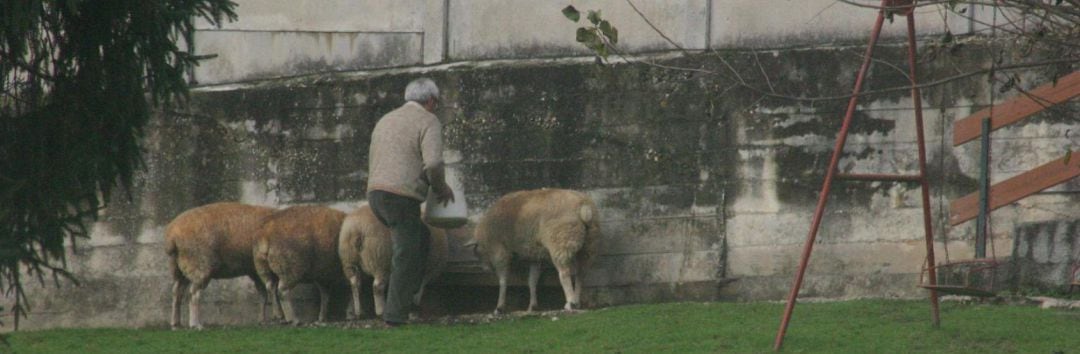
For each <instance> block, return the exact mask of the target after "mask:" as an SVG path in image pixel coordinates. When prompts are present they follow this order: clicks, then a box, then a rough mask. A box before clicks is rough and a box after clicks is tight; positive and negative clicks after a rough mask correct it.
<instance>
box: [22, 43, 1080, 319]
mask: <svg viewBox="0 0 1080 354" xmlns="http://www.w3.org/2000/svg"><path fill="white" fill-rule="evenodd" d="M994 45H995V46H996V47H997V48H1000V47H1001V46H1002V44H1001V43H997V44H994ZM986 49H987V48H985V44H981V43H978V42H970V43H967V44H966V45H964V46H962V47H957V48H952V49H949V50H938V49H936V47H935V46H934V45H932V43H931V45H928V46H926V47H925V48H923V51H922V52H923V53H924V56H923V57H922V58H923V62H922V64H921V68H922V76H923V77H925V78H944V77H948V76H951V75H953V74H954V73H956V68H977V67H985V66H987V65H989V60H990V59H989V58H988V57H987V56H986V55H984V53H986V52H987V51H986ZM862 51H863V48H859V47H834V48H827V49H805V50H778V51H774V52H771V53H757V54H754V53H728V54H724V55H723V57H720V56H717V55H711V54H710V55H701V56H695V57H691V58H674V59H667V60H664V63H665V64H671V65H683V66H691V67H695V68H703V69H706V70H716V71H720V70H723V68H724V67H726V65H724V64H723V63H722V62H721V61H720V60H719V58H724V60H725V61H726V62H727V63H730V64H731V65H732V66H733V67H735V68H736V69H738V70H739V71H740V72H743V73H755V74H747V75H748V77H747V79H749V80H754V82H755V83H757V84H758V85H757V86H758V87H760V88H763V89H765V88H767V87H770V86H771V87H775V89H776V91H777V92H778V93H780V94H785V95H793V96H804V97H821V96H833V95H843V94H845V93H847V90H849V89H850V87H851V85H852V82H853V81H854V75H855V72H856V70H857V67H858V63H859V59H860V57H859V54H860V53H862ZM877 55H878V56H877V58H879V59H880V60H881V62H880V63H892V64H893V65H902V62H903V58H904V57H903V55H904V48H903V47H900V46H885V47H884V48H880V49H879V51H878V54H877ZM756 73H766V74H767V75H768V80H765V78H764V77H760V76H757V74H756ZM421 75H425V76H431V77H433V78H434V79H436V80H437V81H438V82H439V83H440V85H441V87H442V89H443V92H444V108H443V109H442V110H441V111H440V112H438V113H439V115H440V116H442V117H444V118H446V119H448V123H447V128H446V139H447V144H448V147H449V148H450V149H453V150H457V151H459V152H460V153H461V155H462V158H463V161H462V164H461V166H460V167H461V170H462V172H463V173H464V175H465V185H466V188H467V193H468V201H469V203H470V207H471V210H470V213H471V214H473V215H478V214H479V213H481V212H482V211H483V210H484V209H485V208H486V207H487V206H488V205H490V203H491V202H492V201H493V200H494V199H495V198H497V197H498V196H500V195H503V194H505V193H507V192H510V191H514V190H519V189H527V188H538V187H563V188H573V189H578V190H583V191H585V192H587V193H589V194H590V195H591V196H592V197H593V198H595V199H596V200H597V202H598V204H599V206H600V208H601V210H602V212H601V217H602V220H603V221H602V225H603V227H604V239H603V241H602V244H603V250H604V251H603V254H602V255H601V256H600V257H599V258H598V259H597V261H596V262H595V264H594V267H593V268H592V269H591V271H590V276H589V277H588V280H587V284H586V285H587V287H588V292H587V295H586V301H587V303H590V304H592V305H599V306H602V305H610V304H622V303H630V302H648V301H667V300H678V299H738V300H766V299H780V298H782V297H783V295H784V294H785V293H786V291H787V289H788V286H789V285H790V281H791V277H792V274H793V272H794V269H795V267H796V264H797V262H798V253H799V251H800V249H801V247H802V242H803V240H804V237H805V234H806V231H807V229H808V227H809V223H810V219H811V215H812V212H813V206H814V203H815V201H816V198H817V192H818V190H819V188H820V184H821V181H822V178H823V175H824V171H823V169H824V168H825V166H826V164H827V160H828V157H829V154H830V151H829V150H830V148H831V147H832V144H833V139H834V137H835V134H836V132H837V131H838V129H839V124H840V118H841V117H842V114H843V112H842V110H843V107H844V105H845V104H846V102H845V101H843V100H820V101H814V102H806V101H804V102H801V103H799V102H794V101H791V100H786V99H762V98H760V97H761V96H760V95H759V94H757V93H755V92H752V91H750V90H746V89H743V88H740V87H735V88H732V86H731V83H732V82H731V81H729V80H728V79H725V78H723V77H721V76H717V75H709V74H704V73H700V72H687V71H670V70H665V69H659V68H656V67H652V66H648V65H644V64H619V65H614V66H597V65H594V64H592V63H591V61H582V60H559V61H550V60H545V61H518V62H509V63H505V62H504V63H486V64H476V65H472V64H461V65H452V66H444V67H433V68H422V69H402V70H389V71H374V72H366V73H357V74H342V75H325V76H316V77H308V78H296V79H290V80H278V81H267V82H261V83H258V84H252V85H233V86H221V87H215V88H206V89H202V90H198V91H197V92H195V93H194V94H193V96H192V99H191V101H190V102H189V105H188V106H185V107H179V108H175V109H169V110H166V111H165V112H163V113H162V114H160V115H159V117H158V118H157V119H156V120H155V121H154V122H153V124H152V126H151V127H150V128H149V131H148V135H147V138H146V140H145V144H146V149H147V154H146V162H147V169H146V170H145V171H144V172H142V173H140V174H139V176H138V178H137V181H136V186H135V188H134V190H133V191H132V196H133V199H132V200H126V199H124V198H119V199H117V200H114V201H113V205H112V206H111V207H110V208H109V209H108V210H107V211H106V212H105V218H104V220H103V221H102V222H99V223H98V224H96V225H95V226H94V232H93V237H92V238H91V239H90V240H89V241H84V242H80V243H79V247H78V248H77V249H74V250H72V254H71V256H70V258H69V264H70V266H71V269H72V270H73V272H74V273H75V274H76V276H78V277H79V278H80V279H81V280H82V281H83V284H84V285H83V286H81V287H72V286H70V285H64V286H63V287H61V288H60V289H56V288H54V287H52V286H51V285H47V286H45V287H39V286H37V285H34V286H35V287H34V288H32V289H31V294H32V295H31V297H30V299H31V300H32V302H33V305H34V307H33V311H32V313H31V317H30V320H29V321H26V322H24V326H26V327H25V328H41V327H53V326H146V325H163V324H164V323H165V322H166V321H167V318H168V309H167V306H168V303H169V296H170V295H169V294H170V284H169V277H168V274H167V267H166V265H165V263H164V262H165V260H166V258H165V255H164V253H163V251H162V246H161V240H162V236H161V231H162V229H163V227H164V225H165V224H166V223H167V222H168V221H169V220H170V219H171V218H172V217H174V216H176V215H177V214H179V213H180V212H181V211H183V210H185V209H187V208H190V207H194V206H197V205H201V204H205V203H208V202H213V201H219V200H239V201H243V202H248V203H254V204H263V205H278V206H282V205H289V204H297V203H320V204H328V205H332V206H334V207H337V208H340V209H343V210H348V209H351V208H353V207H355V206H356V205H358V204H359V203H361V202H362V199H363V198H364V195H365V191H364V185H365V181H366V166H367V162H366V157H367V147H368V137H369V135H370V132H371V128H372V127H373V126H374V123H375V122H376V120H377V119H378V118H379V117H380V116H381V115H382V114H384V113H385V112H388V111H390V110H392V109H394V108H395V107H397V106H399V105H400V104H401V103H402V97H401V96H402V88H403V87H404V85H405V84H406V83H407V82H408V81H409V80H411V79H413V78H415V77H418V76H421ZM749 75H754V76H756V77H753V78H751V77H749ZM1021 78H1022V80H1021V81H1020V85H1021V87H1026V88H1030V87H1032V86H1034V85H1037V84H1040V83H1043V82H1046V81H1048V80H1049V78H1048V76H1047V74H1046V73H1042V72H1040V71H1029V72H1024V73H1022V75H1021ZM763 81H765V82H767V84H765V85H762V84H761V83H762V82H763ZM904 82H905V78H904V75H903V74H902V73H901V71H898V70H896V69H895V68H894V67H893V66H890V65H877V66H876V69H875V70H874V71H873V73H872V74H871V76H870V78H869V81H868V83H869V85H870V87H869V88H871V89H875V88H883V87H890V86H895V85H902V84H904ZM997 89H998V88H992V87H990V86H989V85H988V84H987V83H986V79H985V77H981V76H980V77H972V78H968V79H964V80H958V81H954V82H950V83H948V84H944V85H941V86H936V87H934V88H931V89H927V90H925V91H924V92H923V96H924V102H925V104H926V107H925V117H926V120H927V121H926V125H927V127H926V132H927V134H928V135H927V138H928V141H929V142H928V148H929V152H928V158H929V163H928V164H929V167H930V173H931V178H932V181H931V183H932V200H933V201H932V204H933V205H932V206H933V208H934V209H933V211H934V216H935V219H936V220H935V227H934V231H935V233H936V235H937V236H938V237H939V240H940V241H943V242H939V243H938V244H937V246H938V254H939V259H944V258H945V254H946V251H947V253H948V254H949V257H951V259H958V258H966V257H970V255H971V253H972V252H971V239H972V235H973V231H972V226H971V223H967V224H962V225H960V226H958V227H948V226H947V224H946V223H945V220H946V217H947V209H946V206H947V205H948V201H949V200H951V199H954V198H957V197H959V196H962V195H965V194H967V193H970V192H972V191H974V190H975V187H974V186H975V180H976V176H977V175H978V169H977V167H976V166H975V161H977V156H978V151H977V150H978V149H977V147H974V146H972V144H967V145H964V146H961V147H958V148H953V147H952V146H951V143H950V142H949V140H950V139H951V129H952V128H951V124H952V122H953V120H955V119H957V118H959V117H963V116H966V115H967V114H969V113H971V112H973V111H975V110H977V109H980V108H982V107H984V106H985V105H986V104H987V102H989V99H990V92H993V91H992V90H997ZM1012 94H1013V93H1010V94H1009V95H1012ZM1002 96H1003V95H1002V94H1000V93H998V94H996V98H998V99H1000V98H1001V97H1002ZM910 107H911V99H910V97H909V96H908V94H907V92H906V91H903V90H899V91H894V92H888V93H884V94H877V95H871V96H868V97H865V98H864V99H863V100H862V104H861V105H860V106H859V112H858V115H857V120H856V123H855V125H854V127H853V128H852V135H851V137H850V139H849V143H848V145H847V148H846V149H845V151H846V152H847V153H846V154H845V157H844V158H843V160H842V161H841V163H840V166H841V168H843V169H844V170H851V171H854V172H873V173H912V172H914V171H915V170H916V166H917V165H916V163H917V162H916V150H915V149H916V146H915V144H914V141H915V131H914V123H913V111H912V110H911V109H910ZM1076 109H1077V106H1076V104H1072V105H1070V106H1064V107H1063V108H1061V109H1059V110H1055V111H1052V112H1049V113H1046V114H1042V115H1040V116H1038V117H1035V118H1033V119H1029V120H1026V121H1024V122H1023V123H1021V124H1017V125H1014V126H1010V127H1008V128H1005V129H1002V130H999V131H996V132H995V133H994V137H995V142H994V145H993V148H994V151H995V156H996V157H995V160H994V161H995V163H994V169H993V178H994V180H1002V179H1004V178H1007V177H1009V176H1012V175H1014V174H1016V173H1018V172H1020V171H1024V170H1027V169H1029V168H1032V167H1035V166H1037V165H1040V164H1042V163H1044V162H1045V161H1049V160H1050V159H1052V158H1054V157H1057V156H1060V155H1061V154H1063V153H1064V151H1066V149H1069V148H1072V149H1073V150H1076V145H1077V144H1076V143H1075V134H1073V135H1071V136H1072V137H1070V135H1069V132H1070V131H1076V130H1077V128H1080V122H1078V121H1077V120H1076V119H1075V111H1076ZM913 187H914V186H906V185H901V184H895V183H862V182H852V183H841V184H838V185H837V186H836V188H834V197H833V198H832V199H831V201H830V206H829V212H828V213H827V214H826V217H825V221H824V224H823V225H822V228H821V233H820V235H819V241H818V245H816V248H815V252H814V258H813V259H812V261H811V267H810V270H809V273H808V276H807V279H806V284H805V286H804V289H805V290H804V292H803V296H816V297H829V298H849V297H864V296H867V297H905V298H909V297H919V296H924V295H925V294H924V293H923V292H922V291H921V290H919V289H918V288H916V287H915V282H916V280H917V279H918V275H919V270H920V268H921V266H922V263H923V257H924V251H925V249H924V244H923V235H922V226H921V209H920V206H919V191H918V189H917V188H913ZM1078 188H1080V182H1077V181H1072V182H1069V183H1067V184H1065V185H1062V186H1059V187H1056V188H1054V189H1053V191H1054V192H1055V193H1052V194H1045V195H1039V196H1035V197H1032V198H1028V199H1025V200H1024V201H1023V202H1021V203H1017V204H1015V205H1011V206H1007V207H1005V208H1002V209H999V210H998V211H996V212H995V213H994V219H993V225H994V230H995V232H994V237H995V245H996V253H997V254H998V255H1002V256H1006V255H1009V254H1012V253H1013V251H1012V249H1011V248H1012V245H1013V244H1014V242H1013V240H1014V232H1013V230H1026V229H1025V228H1024V227H1026V226H1023V225H1028V224H1029V223H1048V224H1053V223H1058V222H1073V221H1072V220H1074V219H1075V218H1076V214H1075V212H1074V210H1075V206H1076V203H1077V196H1076V195H1075V194H1073V192H1075V191H1076V190H1077V189H1078ZM1022 226H1023V227H1022ZM1074 229H1075V228H1072V229H1068V230H1074ZM1056 230H1058V229H1056ZM1055 232H1057V233H1060V234H1062V235H1065V234H1067V233H1068V232H1073V231H1067V230H1066V231H1060V232H1059V231H1055ZM1019 234H1023V235H1033V234H1039V235H1041V234H1043V233H1042V232H1026V231H1025V232H1018V233H1017V235H1019ZM1055 235H1056V234H1055ZM1062 237H1064V238H1063V239H1068V240H1073V239H1075V237H1072V236H1068V235H1065V236H1062ZM1070 237H1071V238H1070ZM1037 239H1038V237H1036V238H1031V237H1030V236H1023V237H1022V240H1021V241H1023V240H1027V241H1023V242H1020V243H1019V246H1018V247H1019V248H1018V251H1017V252H1018V254H1021V255H1023V254H1028V253H1030V252H1028V251H1024V250H1030V249H1035V248H1034V247H1033V246H1030V245H1028V244H1038V242H1041V241H1038V240H1037ZM1024 242H1027V243H1026V244H1025V243H1024ZM1055 242H1056V241H1055ZM1069 242H1072V241H1069ZM946 245H947V247H946ZM1040 247H1041V246H1040ZM1025 252H1028V253H1025ZM1072 252H1075V248H1073V251H1072ZM1055 254H1056V253H1055ZM457 257H458V258H457V260H458V261H466V262H467V261H468V259H467V257H465V258H462V256H461V253H458V256H457ZM1055 257H1056V256H1055ZM1073 257H1075V256H1073ZM1029 258H1030V257H1029ZM1059 258H1061V257H1057V258H1054V259H1058V260H1060V259H1059ZM1034 260H1035V261H1036V262H1043V263H1046V262H1044V261H1043V260H1042V259H1041V258H1037V257H1036V258H1034ZM550 273H551V272H549V274H548V275H547V276H548V277H549V278H548V280H549V283H550V276H551V274H550ZM461 275H462V274H457V275H453V274H451V275H449V276H448V277H447V278H445V279H444V280H443V282H444V285H457V286H456V287H444V288H441V289H438V288H437V289H435V290H434V293H435V294H438V293H439V292H440V291H442V292H444V294H443V295H445V292H447V291H461V290H462V289H468V290H470V291H475V289H476V288H477V286H474V285H472V284H476V283H484V281H478V282H469V281H466V280H467V279H466V278H465V277H462V276H461ZM491 277H492V276H491V275H486V274H481V275H475V276H474V277H473V278H472V279H474V280H475V279H476V278H481V279H488V280H487V281H486V283H487V284H490V278H491ZM1029 278H1032V277H1029ZM728 279H737V280H735V281H733V282H730V283H729V282H727V280H728ZM1046 281H1048V282H1049V281H1050V280H1046ZM1046 284H1048V286H1053V283H1052V282H1049V283H1046ZM455 289H456V290H455ZM251 290H252V289H251V285H250V284H249V283H248V281H246V280H233V281H215V282H213V283H211V285H210V290H208V291H207V292H206V295H204V302H205V305H204V309H205V313H206V314H205V318H204V321H206V322H208V323H252V322H255V321H256V319H257V316H256V315H255V314H256V313H257V312H256V311H255V309H256V308H257V307H256V306H257V299H256V298H255V295H254V292H253V291H251ZM470 294H473V293H470ZM434 296H435V297H436V298H438V297H439V296H440V295H434ZM470 296H471V295H470ZM492 296H493V295H492ZM492 301H493V299H492Z"/></svg>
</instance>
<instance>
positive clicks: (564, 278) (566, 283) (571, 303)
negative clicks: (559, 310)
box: [555, 264, 578, 310]
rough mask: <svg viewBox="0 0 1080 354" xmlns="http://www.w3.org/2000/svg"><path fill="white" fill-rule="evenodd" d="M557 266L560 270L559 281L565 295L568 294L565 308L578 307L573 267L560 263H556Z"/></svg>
mask: <svg viewBox="0 0 1080 354" xmlns="http://www.w3.org/2000/svg"><path fill="white" fill-rule="evenodd" d="M555 268H557V269H558V270H559V283H560V284H562V289H563V295H565V296H566V306H563V309H565V310H573V309H575V308H577V307H578V302H577V296H575V295H574V281H573V279H572V278H573V274H571V273H572V272H571V269H570V267H568V266H566V265H560V264H556V265H555Z"/></svg>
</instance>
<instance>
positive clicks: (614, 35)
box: [600, 20, 619, 44]
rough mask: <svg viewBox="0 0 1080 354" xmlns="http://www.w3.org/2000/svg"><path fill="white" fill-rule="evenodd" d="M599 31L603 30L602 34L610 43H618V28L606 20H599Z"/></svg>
mask: <svg viewBox="0 0 1080 354" xmlns="http://www.w3.org/2000/svg"><path fill="white" fill-rule="evenodd" d="M600 32H603V33H604V36H607V37H608V40H610V41H611V44H616V43H619V30H618V29H615V27H612V26H611V23H609V22H608V21H607V20H603V21H600Z"/></svg>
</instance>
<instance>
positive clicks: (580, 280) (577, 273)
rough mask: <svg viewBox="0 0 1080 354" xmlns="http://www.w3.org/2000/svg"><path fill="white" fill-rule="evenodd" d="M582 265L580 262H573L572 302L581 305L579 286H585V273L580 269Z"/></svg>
mask: <svg viewBox="0 0 1080 354" xmlns="http://www.w3.org/2000/svg"><path fill="white" fill-rule="evenodd" d="M583 269H584V267H582V266H581V262H577V263H575V264H574V303H575V304H577V305H578V306H581V288H584V287H585V274H584V272H583V271H582V270H583Z"/></svg>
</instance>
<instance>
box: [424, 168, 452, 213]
mask: <svg viewBox="0 0 1080 354" xmlns="http://www.w3.org/2000/svg"><path fill="white" fill-rule="evenodd" d="M424 172H425V174H427V178H428V183H431V189H432V191H433V192H435V200H436V201H438V202H439V204H442V205H443V206H446V204H448V203H451V202H453V201H454V190H453V189H450V185H448V184H446V171H445V170H444V169H443V165H442V164H439V165H438V166H436V167H433V168H429V169H427V170H424Z"/></svg>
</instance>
